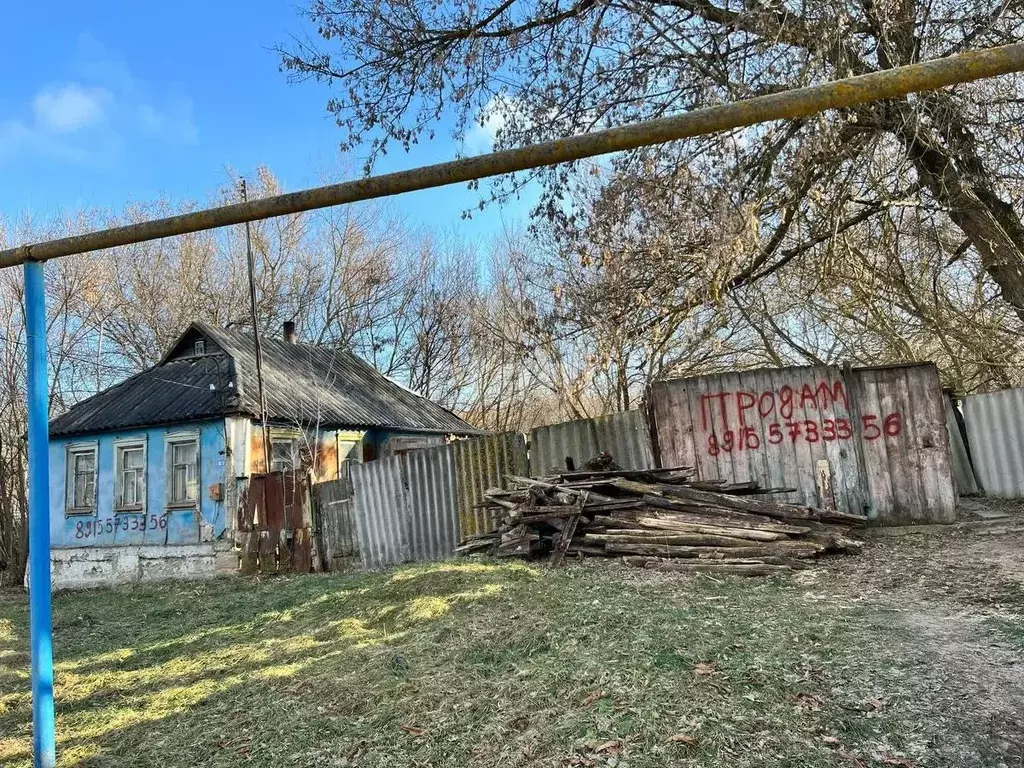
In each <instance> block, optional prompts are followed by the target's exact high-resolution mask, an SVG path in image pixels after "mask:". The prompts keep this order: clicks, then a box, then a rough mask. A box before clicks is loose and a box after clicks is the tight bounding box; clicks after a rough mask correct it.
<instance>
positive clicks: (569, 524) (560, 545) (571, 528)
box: [548, 496, 586, 568]
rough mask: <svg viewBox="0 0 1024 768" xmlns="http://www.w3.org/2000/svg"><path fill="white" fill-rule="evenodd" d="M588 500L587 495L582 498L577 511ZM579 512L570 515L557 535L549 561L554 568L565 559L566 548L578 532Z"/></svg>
mask: <svg viewBox="0 0 1024 768" xmlns="http://www.w3.org/2000/svg"><path fill="white" fill-rule="evenodd" d="M585 502H586V496H584V497H583V498H582V499H580V503H579V506H578V507H577V512H578V511H579V510H580V509H582V508H583V504H584V503H585ZM579 519H580V516H579V514H576V515H574V516H573V517H570V518H569V519H568V520H567V521H566V523H565V528H563V529H562V530H561V531H560V532H559V534H558V536H556V537H555V540H554V547H553V548H552V550H551V559H550V560H549V561H548V562H549V564H550V565H551V567H552V568H557V567H558V566H560V565H561V564H562V563H563V562H564V561H565V553H566V550H568V549H569V544H570V543H571V542H572V537H573V534H574V533H576V524H577V523H578V522H579Z"/></svg>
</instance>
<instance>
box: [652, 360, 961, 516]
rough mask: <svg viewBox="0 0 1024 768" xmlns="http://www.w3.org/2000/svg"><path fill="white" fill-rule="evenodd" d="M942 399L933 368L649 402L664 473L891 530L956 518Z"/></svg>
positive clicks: (765, 373) (701, 382)
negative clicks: (755, 486) (775, 495)
mask: <svg viewBox="0 0 1024 768" xmlns="http://www.w3.org/2000/svg"><path fill="white" fill-rule="evenodd" d="M944 400H945V398H944V396H943V394H942V390H941V386H940V384H939V377H938V371H937V369H936V368H935V366H934V365H931V364H921V365H902V366H887V367H879V368H860V369H852V370H851V369H846V370H844V369H840V368H834V367H826V366H814V367H796V368H784V369H760V370H755V371H740V372H735V373H725V374H717V375H711V376H703V377H695V378H689V379H676V380H672V381H661V382H656V383H655V384H653V385H652V386H651V388H650V391H649V392H648V398H647V401H648V409H649V414H650V416H649V418H650V419H651V427H652V432H653V433H654V434H655V435H656V440H657V449H658V455H659V456H660V460H661V464H662V466H672V465H689V466H694V467H696V468H697V472H698V475H699V476H700V477H701V478H702V479H723V480H727V481H730V482H743V481H751V480H753V481H757V482H759V483H760V484H761V485H763V486H771V487H792V488H795V489H796V491H795V492H794V493H792V494H789V495H788V496H782V497H779V498H780V499H785V500H790V501H797V502H801V503H805V504H811V505H815V506H822V507H835V508H837V509H839V510H842V511H846V512H855V513H859V514H867V515H868V516H869V517H870V518H871V519H873V520H876V521H878V522H882V523H897V522H899V523H906V522H952V521H953V520H954V519H955V515H956V512H955V510H956V495H955V492H954V487H953V478H952V470H951V467H950V454H949V433H948V432H947V430H946V414H945V405H944Z"/></svg>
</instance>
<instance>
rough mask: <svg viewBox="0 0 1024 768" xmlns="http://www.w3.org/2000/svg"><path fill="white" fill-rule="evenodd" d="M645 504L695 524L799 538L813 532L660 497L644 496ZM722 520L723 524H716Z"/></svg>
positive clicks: (750, 515) (718, 508) (776, 521)
mask: <svg viewBox="0 0 1024 768" xmlns="http://www.w3.org/2000/svg"><path fill="white" fill-rule="evenodd" d="M644 503H645V504H646V505H647V506H649V507H656V508H658V509H664V510H666V511H667V512H668V513H669V514H670V515H671V516H672V517H679V518H680V519H684V518H685V519H690V520H692V521H694V522H696V521H704V522H707V523H710V524H721V525H726V526H732V527H735V528H753V529H757V530H762V531H774V532H775V533H786V534H792V535H795V536H799V535H801V534H804V533H807V531H809V530H811V529H810V528H809V527H808V525H806V524H802V525H792V524H788V523H780V522H779V521H778V520H775V519H774V518H771V517H767V516H765V515H755V514H752V513H750V512H740V511H738V510H735V509H729V508H727V507H711V506H704V505H700V504H697V505H693V504H688V503H687V502H685V501H678V500H676V499H666V498H662V497H660V496H644ZM716 520H721V523H715V521H716Z"/></svg>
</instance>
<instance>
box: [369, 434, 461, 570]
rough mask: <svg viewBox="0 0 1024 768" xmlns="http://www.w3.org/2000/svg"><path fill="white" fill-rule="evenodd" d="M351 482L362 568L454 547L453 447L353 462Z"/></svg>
mask: <svg viewBox="0 0 1024 768" xmlns="http://www.w3.org/2000/svg"><path fill="white" fill-rule="evenodd" d="M352 485H353V488H354V515H355V519H356V531H357V534H358V538H359V552H360V556H361V558H362V564H363V566H364V567H365V568H370V569H374V568H383V567H386V566H389V565H396V564H398V563H404V562H408V561H410V560H414V561H420V560H437V559H439V558H443V557H447V556H448V555H450V554H452V552H453V550H454V549H455V547H456V546H457V545H458V543H459V518H458V509H457V501H456V498H457V494H456V481H455V449H454V446H451V445H446V446H440V447H438V448H425V449H422V450H417V451H409V452H408V453H406V454H402V455H398V456H392V457H391V458H388V459H380V460H378V461H371V462H367V463H366V464H358V465H355V466H353V467H352Z"/></svg>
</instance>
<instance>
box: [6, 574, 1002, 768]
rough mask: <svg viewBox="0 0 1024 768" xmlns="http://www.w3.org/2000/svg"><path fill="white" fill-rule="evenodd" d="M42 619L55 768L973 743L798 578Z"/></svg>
mask: <svg viewBox="0 0 1024 768" xmlns="http://www.w3.org/2000/svg"><path fill="white" fill-rule="evenodd" d="M54 611H55V628H56V655H57V699H58V741H59V753H60V765H62V766H72V765H74V766H105V767H106V766H109V767H113V768H116V767H118V766H160V767H161V768H178V767H179V766H181V767H182V768H184V766H236V765H243V764H244V765H251V766H268V767H269V766H275V767H278V766H313V765H315V766H327V767H329V766H349V765H358V766H366V767H374V766H418V765H422V766H521V765H538V766H594V765H602V766H603V765H607V766H619V768H647V767H650V768H653V767H654V766H659V767H661V766H666V765H692V766H709V765H721V766H763V765H773V766H834V765H836V766H837V765H857V764H858V762H857V761H858V760H860V761H863V762H861V763H859V764H862V765H881V764H883V761H884V759H885V758H886V757H890V758H891V757H892V756H895V755H906V756H909V757H910V758H911V759H912V760H913V761H914V762H915V764H917V763H919V764H921V765H959V764H969V762H964V759H965V756H970V755H972V754H978V753H979V750H980V749H981V745H978V744H975V743H973V742H972V739H973V740H977V739H980V738H982V736H981V735H980V734H979V733H977V732H975V730H974V729H972V726H971V723H970V721H969V718H968V717H967V716H966V715H965V713H969V710H970V703H969V702H964V703H963V706H962V708H961V709H958V708H957V706H956V705H955V704H951V701H952V700H951V699H949V698H947V697H946V695H945V694H944V693H943V691H942V686H941V681H939V680H938V678H939V676H940V675H941V672H940V671H938V670H935V669H933V668H932V666H930V664H931V658H930V656H929V654H928V653H927V652H925V651H924V650H923V649H921V648H919V647H918V646H917V645H916V644H915V642H914V638H913V637H912V635H911V633H910V632H909V631H908V630H904V629H901V624H900V622H899V621H898V620H897V616H896V614H895V613H893V612H891V611H889V610H888V609H885V608H883V607H879V606H875V605H872V604H868V603H856V602H849V601H844V600H840V599H832V598H828V597H825V596H822V595H818V594H814V593H813V592H809V591H808V590H807V588H806V587H804V586H801V585H800V584H798V583H796V582H795V581H792V580H789V579H777V580H769V581H758V580H745V581H740V580H731V579H726V580H720V579H718V580H711V579H703V578H698V579H677V578H669V577H663V576H660V575H657V574H646V573H637V572H634V571H629V570H626V569H622V568H620V567H617V566H615V565H612V564H608V563H602V564H587V565H583V566H573V567H569V568H566V569H563V570H560V571H548V570H543V569H536V568H532V567H528V566H525V565H520V564H508V565H492V564H485V563H469V562H462V563H457V564H452V563H441V564H433V565H428V566H418V567H407V568H403V569H400V570H397V571H394V572H389V573H381V574H364V575H331V576H303V577H292V578H280V579H273V580H269V581H262V582H260V581H247V580H241V579H234V580H218V581H215V582H210V583H204V584H200V585H193V584H165V585H153V586H136V587H131V588H123V589H114V590H102V591H94V592H86V593H71V594H61V595H57V596H56V597H55V599H54ZM27 625H28V621H27V615H26V601H25V599H24V598H23V596H13V595H12V596H8V597H4V596H0V765H2V766H5V767H6V768H23V767H27V766H29V765H30V746H31V733H30V725H31V711H30V699H29V694H28V686H29V681H28V656H27V634H28V628H27ZM673 736H676V740H674V741H673V740H670V739H671V737H673ZM890 764H892V763H890Z"/></svg>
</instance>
